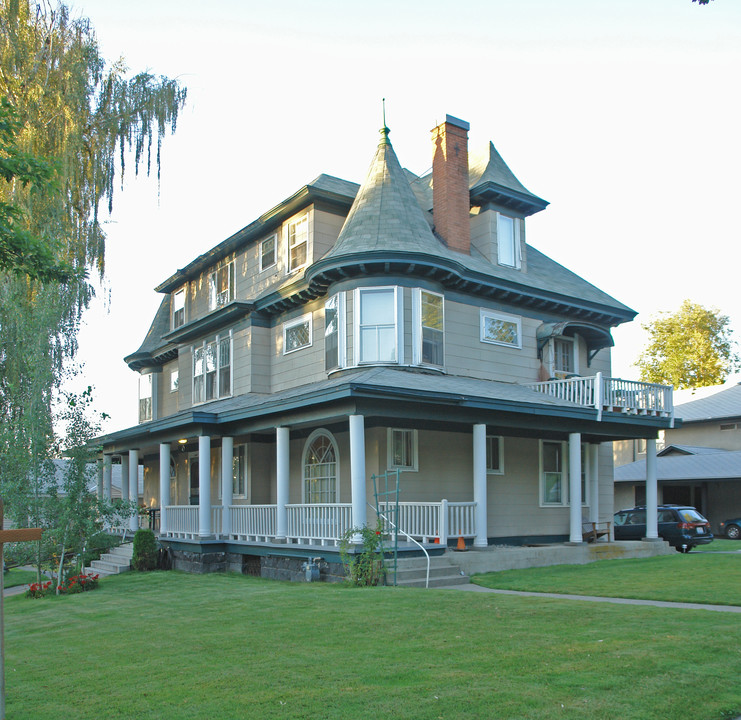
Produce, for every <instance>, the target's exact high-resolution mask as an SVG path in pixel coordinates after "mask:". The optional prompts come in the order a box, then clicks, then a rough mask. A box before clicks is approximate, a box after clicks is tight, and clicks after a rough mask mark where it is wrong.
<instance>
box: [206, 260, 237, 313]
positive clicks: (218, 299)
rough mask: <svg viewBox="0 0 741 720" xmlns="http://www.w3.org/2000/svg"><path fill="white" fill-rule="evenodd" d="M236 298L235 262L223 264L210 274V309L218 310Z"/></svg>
mask: <svg viewBox="0 0 741 720" xmlns="http://www.w3.org/2000/svg"><path fill="white" fill-rule="evenodd" d="M232 300H234V262H230V263H227V264H226V265H222V266H221V267H220V268H219V269H218V270H215V271H214V272H212V273H210V274H209V276H208V309H209V310H216V308H220V307H222V306H223V305H226V304H227V303H228V302H231V301H232Z"/></svg>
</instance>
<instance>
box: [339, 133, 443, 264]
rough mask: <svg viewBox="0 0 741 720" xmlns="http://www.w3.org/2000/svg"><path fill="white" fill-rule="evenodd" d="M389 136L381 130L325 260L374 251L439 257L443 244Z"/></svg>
mask: <svg viewBox="0 0 741 720" xmlns="http://www.w3.org/2000/svg"><path fill="white" fill-rule="evenodd" d="M388 134H389V129H388V128H387V127H384V128H382V129H381V141H380V142H379V144H378V149H377V150H376V154H375V157H374V158H373V162H372V163H371V166H370V168H369V170H368V174H367V175H366V178H365V181H364V182H363V184H362V185H361V186H360V190H359V191H358V194H357V196H356V197H355V202H353V205H352V208H351V209H350V213H349V215H348V216H347V219H346V220H345V224H344V225H343V226H342V230H341V231H340V234H339V237H338V238H337V242H336V243H335V245H334V247H333V248H332V249H331V250H330V251H329V252H328V253H327V254H326V255H325V259H328V258H336V257H339V256H343V255H350V254H355V253H365V252H373V251H383V252H406V253H410V252H411V253H426V254H432V255H439V253H440V250H441V247H442V245H441V243H440V241H439V240H438V239H437V238H436V237H435V236H434V235H433V233H432V230H431V229H430V225H429V223H428V222H427V220H426V219H425V216H424V213H423V212H422V209H421V208H420V206H419V203H418V202H417V199H416V197H415V196H414V193H413V192H412V189H411V187H410V186H409V180H408V179H407V175H406V173H405V172H404V170H403V169H402V167H401V165H400V164H399V160H398V158H397V157H396V153H395V152H394V148H393V147H392V145H391V142H390V141H389V138H388Z"/></svg>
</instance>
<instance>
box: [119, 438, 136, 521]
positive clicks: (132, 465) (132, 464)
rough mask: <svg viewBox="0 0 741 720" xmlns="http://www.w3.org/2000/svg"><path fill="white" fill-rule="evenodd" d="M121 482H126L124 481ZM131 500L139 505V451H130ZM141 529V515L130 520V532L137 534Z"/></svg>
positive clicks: (133, 516)
mask: <svg viewBox="0 0 741 720" xmlns="http://www.w3.org/2000/svg"><path fill="white" fill-rule="evenodd" d="M121 482H124V481H123V479H122V481H121ZM129 499H130V500H131V501H132V502H133V503H134V504H135V505H138V504H139V451H138V450H129ZM138 529H139V514H138V512H136V511H135V512H134V514H133V515H132V516H131V517H130V518H129V530H131V531H132V532H136V531H137V530H138Z"/></svg>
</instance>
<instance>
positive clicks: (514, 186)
mask: <svg viewBox="0 0 741 720" xmlns="http://www.w3.org/2000/svg"><path fill="white" fill-rule="evenodd" d="M469 173H470V174H469V182H470V187H471V200H472V201H475V200H477V199H478V200H494V201H496V202H499V203H502V204H504V205H508V206H511V207H513V208H514V209H516V210H520V211H521V212H524V213H525V214H526V215H532V214H533V213H536V212H538V211H540V210H543V209H544V208H545V207H546V206H547V205H548V201H547V200H543V199H542V198H539V197H538V196H537V195H533V193H531V192H530V191H529V190H528V189H527V188H526V187H525V186H524V185H523V184H522V183H521V182H520V181H519V180H518V179H517V178H516V177H515V174H514V173H513V172H512V171H511V170H510V169H509V167H508V166H507V163H506V162H504V160H503V159H502V156H501V155H500V154H499V152H497V149H496V148H495V147H494V143H493V142H490V143H489V147H488V148H487V149H486V152H485V153H484V154H483V155H481V156H480V157H478V158H476V159H475V160H473V161H472V162H471V163H470V164H469Z"/></svg>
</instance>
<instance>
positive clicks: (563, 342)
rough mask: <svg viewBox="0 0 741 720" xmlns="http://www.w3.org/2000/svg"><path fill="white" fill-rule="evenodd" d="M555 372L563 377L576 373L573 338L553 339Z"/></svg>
mask: <svg viewBox="0 0 741 720" xmlns="http://www.w3.org/2000/svg"><path fill="white" fill-rule="evenodd" d="M553 371H554V373H559V374H561V375H571V374H573V373H575V372H576V363H575V362H574V341H573V340H572V339H571V338H554V339H553Z"/></svg>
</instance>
